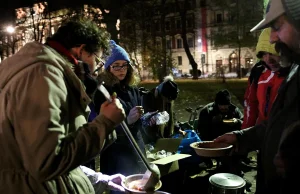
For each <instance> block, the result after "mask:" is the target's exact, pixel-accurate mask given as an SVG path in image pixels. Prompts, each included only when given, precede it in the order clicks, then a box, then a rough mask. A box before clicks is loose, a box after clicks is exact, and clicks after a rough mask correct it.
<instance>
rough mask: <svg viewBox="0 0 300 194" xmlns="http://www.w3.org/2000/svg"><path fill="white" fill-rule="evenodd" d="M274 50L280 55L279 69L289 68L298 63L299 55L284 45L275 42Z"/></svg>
mask: <svg viewBox="0 0 300 194" xmlns="http://www.w3.org/2000/svg"><path fill="white" fill-rule="evenodd" d="M275 49H276V51H277V52H278V53H280V62H279V63H280V66H281V67H289V66H291V65H292V63H294V62H296V63H299V62H300V55H299V54H297V53H296V52H294V51H292V50H291V49H290V48H289V47H288V46H287V45H286V44H285V43H283V42H277V43H276V44H275Z"/></svg>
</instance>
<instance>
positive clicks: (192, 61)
mask: <svg viewBox="0 0 300 194" xmlns="http://www.w3.org/2000/svg"><path fill="white" fill-rule="evenodd" d="M175 2H176V7H177V10H178V11H179V13H180V17H181V23H182V25H181V38H182V40H183V47H184V50H185V53H186V55H187V57H188V59H189V62H190V64H191V66H192V69H193V73H192V74H193V79H198V76H199V75H198V64H197V63H196V61H195V59H194V57H193V55H192V54H191V51H190V48H189V44H188V41H187V36H186V34H187V30H186V22H187V21H186V14H187V10H188V8H189V0H184V2H183V6H180V5H182V4H180V3H179V1H178V0H175Z"/></svg>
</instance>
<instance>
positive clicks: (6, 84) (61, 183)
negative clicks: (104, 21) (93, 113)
mask: <svg viewBox="0 0 300 194" xmlns="http://www.w3.org/2000/svg"><path fill="white" fill-rule="evenodd" d="M108 40H109V36H108V34H107V33H106V32H105V31H103V30H101V29H100V28H98V26H97V25H96V24H95V23H93V22H91V21H86V20H77V21H68V22H66V23H64V24H62V26H61V27H60V28H59V29H58V31H57V32H56V33H55V34H54V35H53V36H52V37H50V38H49V39H48V40H47V43H46V44H41V43H38V42H31V43H27V44H26V45H25V46H24V47H23V48H21V50H20V51H19V52H17V53H16V54H15V55H13V56H11V57H9V58H7V59H6V60H4V61H3V62H2V63H1V65H0V112H1V114H0V153H1V158H0V193H10V194H14V193H22V194H31V193H38V194H46V193H51V194H53V193H59V194H67V193H68V194H69V193H80V194H81V193H85V194H89V193H95V191H94V188H93V186H92V184H91V182H90V180H89V179H88V177H87V176H86V175H85V174H84V172H83V171H82V170H81V168H79V165H81V164H83V163H85V162H87V161H89V160H90V159H92V158H93V157H95V156H96V155H97V154H99V152H100V151H101V148H102V146H103V145H104V142H105V139H106V137H107V136H108V135H109V134H110V133H111V132H112V130H113V128H114V127H115V126H116V125H118V124H119V123H120V122H121V121H122V120H123V119H124V118H125V114H124V110H123V108H122V106H121V104H120V102H119V100H117V99H116V98H115V97H113V100H112V102H111V103H109V102H105V103H104V104H103V105H102V107H101V111H100V112H101V114H100V115H99V116H97V117H96V118H95V119H94V120H93V121H92V122H90V123H87V117H88V115H89V112H90V110H89V108H88V104H89V102H90V101H91V100H90V98H89V97H88V95H87V94H86V92H85V87H84V85H83V83H82V81H81V80H80V79H79V78H78V76H79V75H80V74H79V73H78V72H80V71H78V70H79V69H80V61H83V62H85V63H87V64H89V68H90V69H91V70H92V71H93V70H94V68H95V67H96V62H98V60H99V57H100V56H101V55H102V52H105V51H106V50H107V48H108ZM117 176H118V177H119V179H118V182H116V183H117V184H120V181H121V179H122V176H121V175H117ZM115 180H117V179H112V178H108V177H104V176H103V180H100V181H102V183H103V184H106V185H108V186H109V185H111V184H114V181H115Z"/></svg>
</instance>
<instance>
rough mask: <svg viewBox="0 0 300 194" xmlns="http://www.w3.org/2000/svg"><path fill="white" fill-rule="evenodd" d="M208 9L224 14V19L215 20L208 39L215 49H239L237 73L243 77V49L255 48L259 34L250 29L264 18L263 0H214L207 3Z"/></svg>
mask: <svg viewBox="0 0 300 194" xmlns="http://www.w3.org/2000/svg"><path fill="white" fill-rule="evenodd" d="M207 7H208V9H210V10H211V11H215V12H216V11H219V12H220V13H222V14H221V15H222V18H219V20H218V21H217V20H215V23H214V24H213V26H212V27H211V33H210V36H209V37H208V38H209V39H211V40H212V44H213V46H214V47H215V48H222V47H224V46H229V47H233V48H234V47H236V48H237V49H238V72H237V73H238V75H239V77H241V76H242V71H241V62H240V58H241V56H240V51H241V47H252V48H254V47H255V45H256V43H257V34H256V33H250V29H251V28H252V27H253V26H254V25H256V24H257V23H258V22H259V21H260V20H261V18H263V7H264V3H263V1H262V0H251V1H249V0H212V1H207Z"/></svg>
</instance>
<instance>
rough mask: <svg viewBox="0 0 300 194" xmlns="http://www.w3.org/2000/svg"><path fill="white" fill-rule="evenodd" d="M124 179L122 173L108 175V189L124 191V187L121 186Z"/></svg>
mask: <svg viewBox="0 0 300 194" xmlns="http://www.w3.org/2000/svg"><path fill="white" fill-rule="evenodd" d="M124 179H125V176H124V175H122V174H114V175H111V176H109V181H108V184H107V186H108V189H109V190H113V191H121V192H125V189H124V188H123V187H122V186H121V182H122V181H123V180H124Z"/></svg>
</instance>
